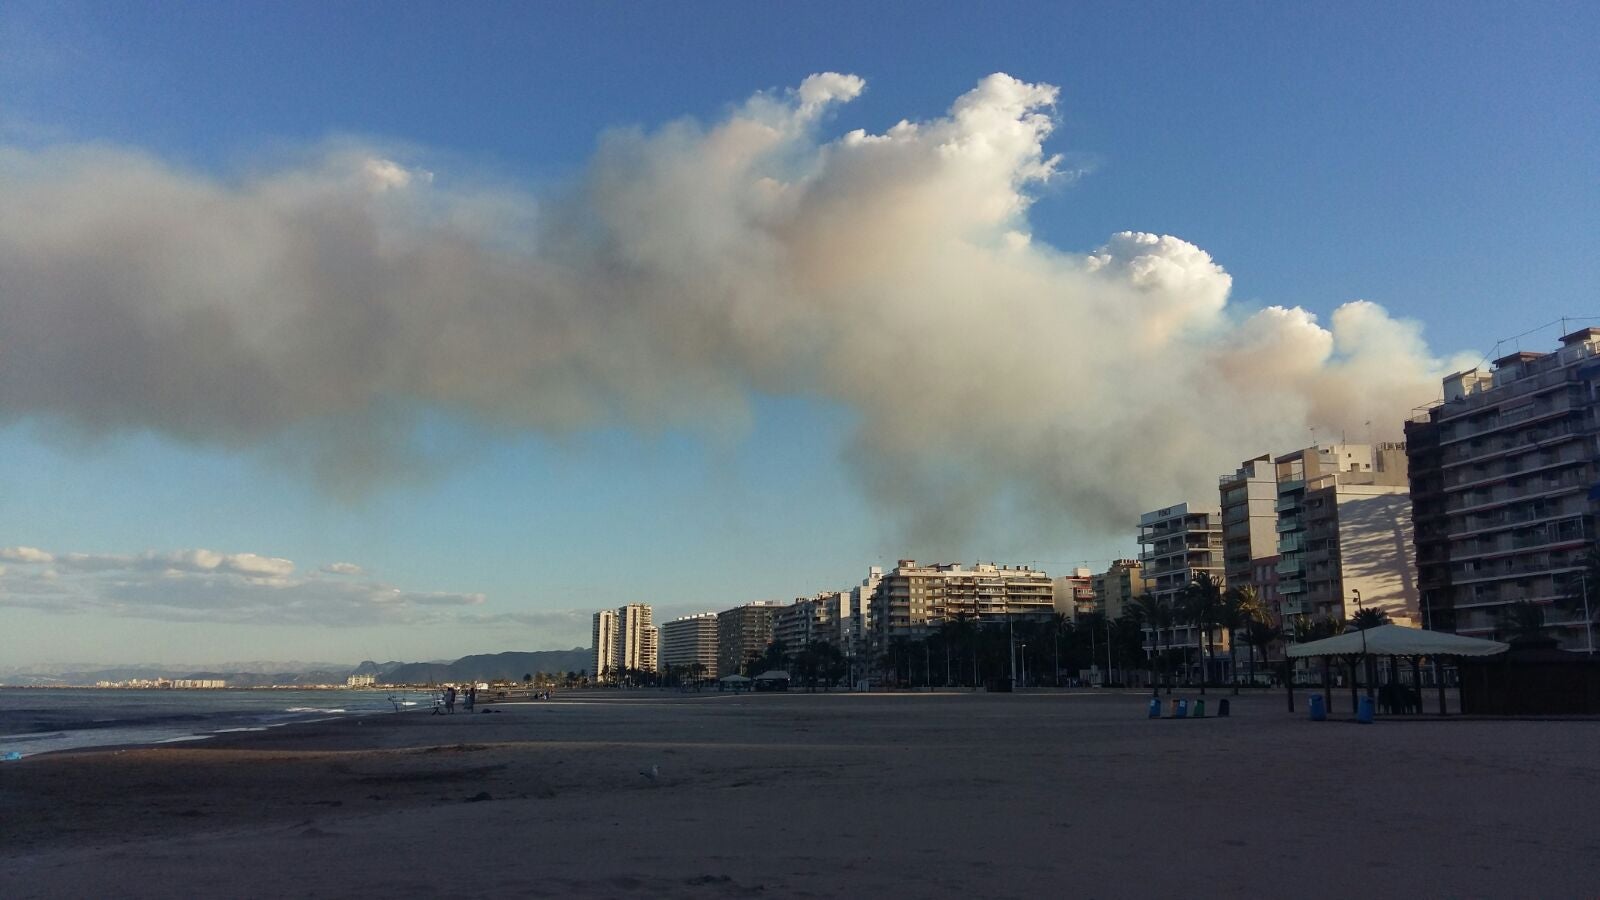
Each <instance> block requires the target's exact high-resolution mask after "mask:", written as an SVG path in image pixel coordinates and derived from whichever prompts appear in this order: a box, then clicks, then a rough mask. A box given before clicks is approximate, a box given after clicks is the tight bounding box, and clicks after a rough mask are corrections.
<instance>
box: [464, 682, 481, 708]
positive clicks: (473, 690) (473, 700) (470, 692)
mask: <svg viewBox="0 0 1600 900" xmlns="http://www.w3.org/2000/svg"><path fill="white" fill-rule="evenodd" d="M477 704H478V686H477V685H473V686H472V687H469V688H467V702H466V704H465V705H466V710H467V712H472V707H474V706H476V705H477Z"/></svg>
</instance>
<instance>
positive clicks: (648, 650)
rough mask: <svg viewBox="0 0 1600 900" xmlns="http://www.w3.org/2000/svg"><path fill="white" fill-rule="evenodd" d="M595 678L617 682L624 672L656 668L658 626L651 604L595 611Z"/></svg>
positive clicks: (592, 634) (649, 670) (592, 638)
mask: <svg viewBox="0 0 1600 900" xmlns="http://www.w3.org/2000/svg"><path fill="white" fill-rule="evenodd" d="M591 640H592V641H593V642H594V673H593V675H594V678H595V679H596V680H597V681H602V682H608V683H615V682H616V681H617V679H618V678H619V677H621V675H622V673H623V672H628V671H639V672H654V671H655V670H656V641H657V635H656V629H655V626H654V625H652V624H651V623H650V606H649V604H646V603H629V604H628V605H626V606H619V607H617V608H616V609H614V610H611V609H602V610H600V611H599V612H597V613H595V614H594V628H593V631H592V633H591Z"/></svg>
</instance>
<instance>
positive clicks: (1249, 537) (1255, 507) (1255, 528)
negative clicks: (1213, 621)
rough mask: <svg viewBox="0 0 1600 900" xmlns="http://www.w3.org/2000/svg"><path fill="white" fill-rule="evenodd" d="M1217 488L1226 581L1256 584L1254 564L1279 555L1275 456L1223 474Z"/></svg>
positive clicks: (1263, 456)
mask: <svg viewBox="0 0 1600 900" xmlns="http://www.w3.org/2000/svg"><path fill="white" fill-rule="evenodd" d="M1217 488H1218V494H1219V496H1220V497H1221V500H1222V575H1223V580H1225V581H1226V582H1227V583H1228V584H1230V585H1243V584H1249V583H1251V582H1253V581H1254V577H1253V576H1254V571H1253V569H1254V561H1255V560H1258V559H1263V558H1265V557H1268V556H1276V555H1277V553H1278V550H1277V544H1278V534H1277V526H1278V511H1277V503H1278V472H1277V468H1276V467H1275V466H1274V465H1273V464H1272V456H1271V455H1270V454H1263V455H1261V456H1257V457H1256V458H1254V459H1247V460H1245V461H1244V462H1242V463H1240V464H1239V468H1238V469H1237V470H1236V471H1235V472H1234V473H1233V474H1232V475H1223V476H1222V477H1221V478H1220V479H1219V484H1218V485H1217ZM1258 588H1259V586H1258Z"/></svg>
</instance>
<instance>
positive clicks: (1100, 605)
mask: <svg viewBox="0 0 1600 900" xmlns="http://www.w3.org/2000/svg"><path fill="white" fill-rule="evenodd" d="M1093 588H1094V598H1095V607H1096V608H1097V609H1099V610H1100V612H1102V613H1105V615H1106V617H1107V618H1110V619H1120V618H1121V617H1122V613H1123V611H1124V610H1125V609H1127V608H1128V607H1129V606H1130V605H1132V604H1133V603H1135V602H1137V601H1138V599H1139V597H1140V596H1141V595H1142V594H1144V576H1143V574H1142V572H1141V569H1140V566H1139V561H1138V560H1137V559H1114V560H1112V561H1111V566H1110V568H1108V569H1106V570H1105V571H1104V572H1101V573H1100V574H1098V575H1096V576H1094V583H1093Z"/></svg>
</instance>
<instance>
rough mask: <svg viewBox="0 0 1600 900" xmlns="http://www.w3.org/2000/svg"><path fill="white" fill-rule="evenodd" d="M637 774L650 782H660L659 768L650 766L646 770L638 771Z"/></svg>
mask: <svg viewBox="0 0 1600 900" xmlns="http://www.w3.org/2000/svg"><path fill="white" fill-rule="evenodd" d="M639 774H640V775H643V776H644V777H645V778H647V779H649V780H651V781H660V780H661V767H660V766H651V767H650V768H648V769H640V770H639Z"/></svg>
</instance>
